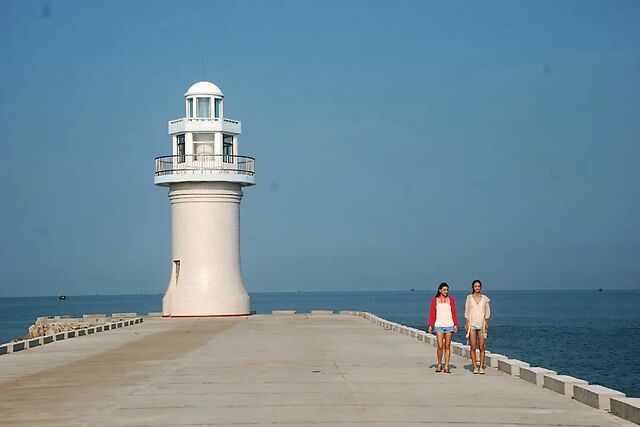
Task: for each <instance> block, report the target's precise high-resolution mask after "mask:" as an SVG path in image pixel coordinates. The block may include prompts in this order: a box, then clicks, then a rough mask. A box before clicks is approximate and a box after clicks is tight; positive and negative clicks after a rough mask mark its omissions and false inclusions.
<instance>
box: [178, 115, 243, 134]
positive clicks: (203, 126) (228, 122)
mask: <svg viewBox="0 0 640 427" xmlns="http://www.w3.org/2000/svg"><path fill="white" fill-rule="evenodd" d="M215 131H218V132H228V133H233V134H240V133H242V124H241V123H240V121H239V120H232V119H223V118H200V117H183V118H181V119H176V120H171V121H170V122H169V134H171V135H174V134H176V133H184V132H215Z"/></svg>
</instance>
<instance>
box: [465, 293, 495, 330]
mask: <svg viewBox="0 0 640 427" xmlns="http://www.w3.org/2000/svg"><path fill="white" fill-rule="evenodd" d="M489 301H491V300H490V299H489V297H487V296H486V295H482V298H481V299H480V302H479V303H478V302H475V301H474V299H473V295H471V294H470V295H467V301H466V302H465V304H464V318H465V319H467V321H468V322H469V325H471V326H473V327H474V328H478V329H483V328H484V321H485V320H486V319H488V318H489V317H490V316H491V307H490V306H489Z"/></svg>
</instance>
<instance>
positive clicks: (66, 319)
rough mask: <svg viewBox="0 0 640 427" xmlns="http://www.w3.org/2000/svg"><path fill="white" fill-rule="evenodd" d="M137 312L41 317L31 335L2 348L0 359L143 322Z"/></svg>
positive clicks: (30, 331)
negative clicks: (76, 316) (74, 316)
mask: <svg viewBox="0 0 640 427" xmlns="http://www.w3.org/2000/svg"><path fill="white" fill-rule="evenodd" d="M142 322H143V318H142V317H139V316H138V315H137V314H136V313H113V314H112V315H111V317H107V316H106V315H104V314H85V315H83V317H82V318H72V317H70V316H55V317H39V318H38V319H37V320H36V322H35V323H34V324H33V325H31V326H30V327H29V334H28V335H27V336H26V337H25V338H23V339H15V340H13V341H11V342H8V343H5V344H2V345H0V356H4V355H7V354H10V353H16V352H19V351H23V350H29V349H32V348H35V347H40V346H42V345H46V344H51V343H54V342H57V341H63V340H68V339H71V338H78V337H82V336H87V335H93V334H97V333H102V332H107V331H112V330H114V329H118V328H123V327H126V326H132V325H135V324H138V323H142Z"/></svg>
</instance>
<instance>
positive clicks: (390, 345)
mask: <svg viewBox="0 0 640 427" xmlns="http://www.w3.org/2000/svg"><path fill="white" fill-rule="evenodd" d="M428 342H429V339H427V335H426V334H424V333H423V332H420V331H415V330H408V331H405V330H404V329H403V328H398V327H387V326H386V325H384V324H382V323H381V322H379V321H378V320H377V319H373V321H369V320H366V319H364V318H363V317H360V316H352V315H346V314H322V313H314V314H313V315H311V314H308V315H305V314H295V315H286V316H282V315H256V316H249V317H237V318H203V319H171V320H169V319H159V318H146V319H145V321H144V322H143V323H139V324H136V325H133V326H131V327H127V328H121V329H116V330H114V331H110V332H109V333H104V334H93V335H87V336H84V337H80V338H77V339H72V340H65V341H61V342H54V343H52V344H49V345H43V346H40V347H37V348H34V349H31V350H29V351H23V352H18V353H13V354H7V355H4V356H2V357H0V393H1V394H2V399H0V420H1V422H2V425H3V426H4V425H20V426H22V425H24V426H31V425H60V426H62V425H64V426H68V425H99V426H102V425H104V426H169V425H199V426H200V425H212V426H229V425H233V426H256V425H277V426H285V425H286V426H316V425H322V426H418V425H429V426H445V425H460V424H463V425H464V424H466V425H476V426H495V425H501V426H512V425H513V426H515V425H518V426H533V425H536V426H538V425H539V426H558V425H571V426H628V425H634V424H631V423H630V422H628V421H625V420H623V419H621V418H618V417H616V416H614V415H611V414H609V413H608V412H606V411H604V410H599V409H595V408H592V407H590V406H587V405H585V404H583V403H580V402H578V401H576V400H573V399H570V398H567V397H566V396H564V395H561V394H558V393H556V392H554V391H551V390H549V389H547V388H542V387H540V386H538V385H536V384H534V383H530V382H528V381H525V380H522V379H520V378H518V377H515V376H512V375H509V374H507V373H505V372H501V371H500V370H498V369H495V368H489V369H488V370H487V374H486V375H473V374H472V373H471V372H470V362H469V360H468V359H466V358H463V357H461V356H457V355H452V359H451V367H452V373H451V374H445V373H435V372H434V368H435V357H436V356H435V347H433V346H432V345H429V344H428ZM500 360H502V359H500ZM632 403H633V402H632Z"/></svg>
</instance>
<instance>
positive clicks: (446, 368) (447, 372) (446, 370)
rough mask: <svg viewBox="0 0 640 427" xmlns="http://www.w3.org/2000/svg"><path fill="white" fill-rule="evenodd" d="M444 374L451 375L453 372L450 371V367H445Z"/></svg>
mask: <svg viewBox="0 0 640 427" xmlns="http://www.w3.org/2000/svg"><path fill="white" fill-rule="evenodd" d="M444 373H445V374H450V373H451V371H450V370H449V367H448V366H445V367H444Z"/></svg>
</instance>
